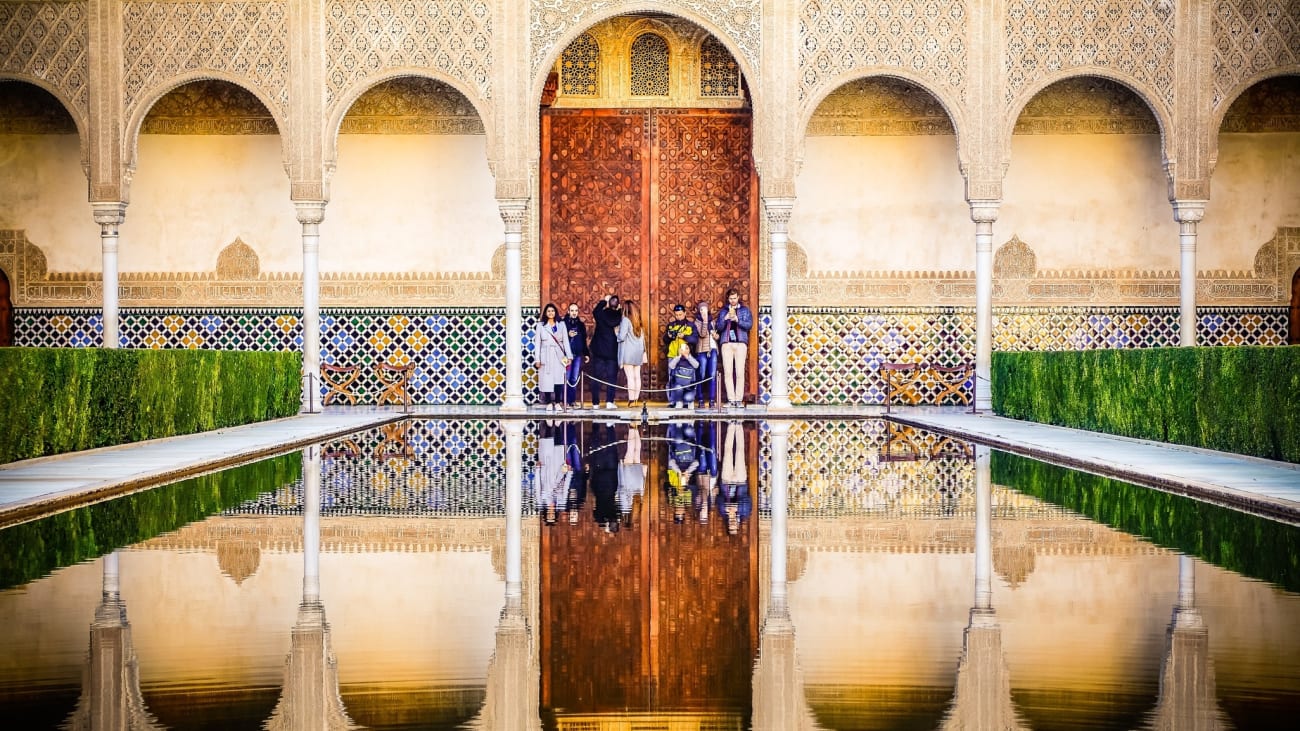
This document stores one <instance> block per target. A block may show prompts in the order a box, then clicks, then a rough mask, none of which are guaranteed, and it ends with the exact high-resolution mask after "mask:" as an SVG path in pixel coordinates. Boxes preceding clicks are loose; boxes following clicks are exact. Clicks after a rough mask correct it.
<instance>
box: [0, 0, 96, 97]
mask: <svg viewBox="0 0 1300 731" xmlns="http://www.w3.org/2000/svg"><path fill="white" fill-rule="evenodd" d="M89 34H90V30H89V19H88V16H87V12H86V4H85V3H84V2H45V3H0V75H13V76H16V77H18V78H29V79H38V80H40V81H42V82H44V83H46V84H49V85H50V86H51V87H52V88H54V89H55V90H57V91H58V93H59V96H60V97H62V99H63V100H64V101H65V103H67V104H69V105H70V106H71V109H70V110H69V111H70V112H71V113H72V114H73V115H74V116H75V117H76V118H77V119H80V120H84V119H85V118H86V115H87V113H88V109H89V106H90V100H89V99H90V74H89V71H88V64H89V60H88V59H89V57H88V47H89V40H88V39H89Z"/></svg>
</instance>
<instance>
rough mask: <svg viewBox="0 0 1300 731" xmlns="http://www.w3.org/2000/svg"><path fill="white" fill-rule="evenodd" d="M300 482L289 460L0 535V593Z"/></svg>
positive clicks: (296, 465)
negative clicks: (0, 590)
mask: <svg viewBox="0 0 1300 731" xmlns="http://www.w3.org/2000/svg"><path fill="white" fill-rule="evenodd" d="M301 477H302V456H301V455H299V454H297V453H293V454H285V455H282V456H279V457H274V458H272V459H268V460H263V461H261V462H254V463H252V464H247V465H244V466H242V467H235V468H232V469H228V470H223V471H221V472H214V473H212V474H208V475H201V476H199V477H193V478H190V479H188V480H182V481H180V482H175V483H172V484H170V485H164V486H162V487H157V488H153V489H151V490H146V491H144V492H137V493H133V494H130V495H123V496H122V497H119V498H115V499H113V500H110V501H108V502H103V503H98V504H96V505H90V506H87V507H84V508H76V509H74V510H69V511H66V512H63V513H58V514H56V515H52V516H50V517H48V518H41V519H40V520H34V521H32V522H30V523H23V524H21V525H16V526H14V527H12V528H9V529H6V530H3V531H0V589H5V588H8V587H11V586H18V585H20V584H26V583H27V582H29V581H32V580H33V579H39V578H40V577H42V576H45V575H47V574H49V573H50V572H52V571H54V570H55V569H58V568H62V567H64V566H70V565H72V564H74V563H80V562H82V561H89V560H91V559H94V558H97V557H99V556H102V555H104V554H106V553H109V552H111V551H115V550H117V549H119V548H121V547H123V546H129V545H131V544H133V543H139V542H140V541H145V540H148V539H150V538H153V537H154V536H156V535H159V534H160V533H166V532H167V531H172V530H176V529H177V528H180V527H181V526H184V525H186V524H188V523H193V522H194V521H196V520H201V519H203V518H206V517H207V516H209V515H213V514H216V513H219V512H221V511H223V510H225V509H227V508H231V507H234V506H236V505H239V504H241V503H244V502H247V501H249V500H252V499H253V498H256V497H257V496H258V495H261V494H262V493H264V492H268V491H271V490H275V489H277V488H279V487H281V486H284V485H287V484H290V483H292V482H294V481H295V480H298V479H299V478H301Z"/></svg>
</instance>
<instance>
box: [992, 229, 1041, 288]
mask: <svg viewBox="0 0 1300 731" xmlns="http://www.w3.org/2000/svg"><path fill="white" fill-rule="evenodd" d="M1037 271H1038V256H1037V255H1035V254H1034V250H1033V249H1031V248H1029V244H1026V243H1025V242H1023V241H1021V240H1020V238H1019V237H1017V236H1012V237H1011V240H1010V241H1008V242H1007V243H1005V244H1003V245H1001V246H999V247H998V251H997V253H996V254H995V255H994V256H993V278H994V279H1008V278H1011V277H1019V278H1022V279H1028V278H1030V277H1033V276H1034V273H1035V272H1037Z"/></svg>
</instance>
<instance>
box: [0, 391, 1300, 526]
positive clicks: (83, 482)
mask: <svg viewBox="0 0 1300 731" xmlns="http://www.w3.org/2000/svg"><path fill="white" fill-rule="evenodd" d="M411 415H413V416H419V417H432V418H480V419H492V418H503V417H504V418H531V419H540V418H581V419H603V420H614V419H617V420H639V419H640V418H641V416H642V414H641V410H640V409H633V408H627V407H623V408H619V409H616V410H611V411H606V410H604V409H598V410H594V411H593V410H591V409H585V410H581V411H577V412H567V413H564V414H552V413H549V412H545V411H541V410H538V409H536V408H534V409H532V410H530V411H529V412H527V413H525V414H511V415H504V414H502V413H501V412H500V411H499V410H498V409H497V407H495V406H419V407H414V408H413V409H412V410H411ZM688 415H689V416H690V417H692V418H722V419H755V418H760V419H761V418H776V417H777V415H775V414H767V413H766V410H765V409H763V408H761V407H750V408H747V409H743V410H739V411H713V412H709V411H690V412H687V411H681V410H675V409H668V408H664V407H658V408H651V409H649V410H648V412H647V414H646V416H648V417H649V418H650V419H651V420H656V421H658V420H664V419H669V418H681V417H686V416H688ZM882 415H883V409H881V408H879V407H799V408H797V409H795V410H794V412H793V413H791V414H782V415H780V418H794V419H812V418H823V419H824V418H832V419H837V418H838V419H843V418H876V417H879V416H882ZM403 417H404V414H403V413H402V412H401V411H400V410H399V409H397V408H396V407H349V408H329V409H327V410H326V411H325V413H323V414H316V415H311V416H294V417H290V418H287V419H278V420H276V421H270V422H263V423H260V424H251V425H248V426H242V427H236V428H231V429H221V430H218V431H214V432H208V433H206V434H193V435H189V436H182V437H172V438H169V439H158V440H154V441H150V442H144V443H140V444H128V445H122V446H118V447H108V448H105V449H96V450H90V451H86V452H76V453H73V454H66V455H56V456H52V457H43V458H40V459H34V460H27V461H24V462H15V463H12V464H8V465H3V466H0V527H4V526H6V525H11V524H14V523H20V522H23V521H25V520H30V519H32V518H34V517H37V516H39V515H42V514H45V513H47V512H52V511H57V510H61V509H67V508H71V507H75V506H78V505H85V504H88V503H92V502H97V501H100V500H104V499H107V498H110V497H113V496H115V495H119V494H123V493H127V492H131V491H134V490H138V489H140V488H142V487H145V486H148V485H152V484H155V483H158V482H164V481H172V480H178V479H181V478H184V477H189V476H193V475H196V474H200V473H203V472H210V471H213V470H217V469H222V468H224V467H228V466H231V465H234V464H236V463H239V462H243V461H245V460H250V459H257V458H262V457H269V456H272V455H275V454H280V453H283V452H287V451H290V450H293V449H299V448H301V447H303V446H306V445H308V444H314V443H318V442H322V441H327V440H330V439H334V438H337V437H340V436H343V435H346V434H351V433H353V432H356V431H360V430H363V429H368V428H371V427H375V426H378V425H380V424H384V423H387V422H391V421H396V420H399V419H401V418H403ZM890 418H891V419H893V420H894V421H897V422H899V423H903V424H910V425H912V426H917V427H922V428H926V429H931V430H935V431H940V432H943V433H945V434H949V435H952V436H957V437H962V438H967V439H974V440H977V441H980V442H983V443H986V444H989V445H990V446H993V447H997V448H1000V449H1005V450H1007V451H1010V452H1015V453H1017V454H1023V455H1026V456H1030V457H1034V458H1037V459H1042V460H1044V461H1047V462H1053V463H1056V464H1061V465H1065V466H1068V467H1074V468H1077V469H1083V470H1087V471H1089V472H1095V473H1098V474H1102V475H1106V476H1109V477H1117V478H1120V479H1125V480H1129V481H1132V482H1137V483H1139V484H1145V485H1150V486H1153V487H1157V488H1159V489H1162V490H1167V491H1170V492H1174V493H1177V494H1181V495H1187V496H1190V497H1194V498H1197V499H1201V500H1206V501H1209V502H1214V503H1217V504H1221V505H1226V506H1229V507H1234V508H1238V509H1242V510H1246V511H1248V512H1251V513H1254V514H1257V515H1266V516H1268V517H1272V518H1274V519H1277V520H1281V521H1284V522H1287V523H1291V524H1293V525H1300V465H1292V464H1286V463H1281V462H1270V461H1267V460H1261V459H1254V458H1250V457H1240V456H1236V455H1230V454H1224V453H1221V452H1212V451H1208V450H1201V449H1194V448H1190V447H1178V446H1170V445H1164V444H1158V443H1154V442H1146V441H1141V440H1136V439H1126V438H1123V437H1113V436H1107V435H1104V434H1094V433H1092V432H1085V431H1079V430H1076V429H1064V428H1061V427H1053V426H1046V425H1043V424H1034V423H1030V422H1022V421H1015V420H1012V419H1004V418H1001V417H997V416H992V415H973V414H968V413H966V412H965V411H963V410H961V409H957V408H908V409H901V410H900V409H894V411H893V414H892V415H891V416H890Z"/></svg>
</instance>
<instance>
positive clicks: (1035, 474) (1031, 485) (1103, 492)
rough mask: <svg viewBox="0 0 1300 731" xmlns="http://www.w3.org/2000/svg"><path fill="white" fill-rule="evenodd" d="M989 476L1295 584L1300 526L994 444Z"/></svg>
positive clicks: (1216, 560)
mask: <svg viewBox="0 0 1300 731" xmlns="http://www.w3.org/2000/svg"><path fill="white" fill-rule="evenodd" d="M992 472H993V481H994V482H995V483H997V484H999V485H1006V486H1007V487H1011V488H1014V489H1016V490H1019V491H1020V492H1023V493H1025V494H1028V495H1033V496H1034V497H1037V498H1041V499H1043V500H1046V501H1047V502H1050V503H1053V504H1056V505H1060V506H1061V507H1064V508H1068V509H1070V510H1073V511H1075V512H1077V513H1081V514H1083V515H1085V516H1087V517H1089V518H1091V519H1093V520H1095V521H1098V522H1100V523H1105V524H1106V525H1109V526H1111V527H1112V528H1116V529H1118V530H1122V531H1124V532H1125V533H1132V534H1134V535H1140V536H1143V537H1145V538H1148V539H1150V540H1152V541H1154V542H1155V543H1158V544H1160V545H1162V546H1165V547H1167V548H1173V549H1175V550H1178V551H1181V552H1182V553H1185V554H1188V555H1190V556H1197V557H1199V558H1201V559H1204V560H1205V561H1208V562H1209V563H1212V564H1214V565H1216V566H1221V567H1223V568H1225V569H1228V570H1230V571H1236V572H1237V573H1240V574H1245V575H1246V576H1251V577H1254V578H1257V579H1263V580H1265V581H1270V582H1272V583H1274V584H1277V585H1278V586H1281V587H1282V588H1283V589H1286V590H1287V591H1300V528H1293V527H1291V526H1288V525H1284V524H1282V523H1277V522H1275V521H1272V520H1268V519H1265V518H1255V517H1252V516H1249V515H1246V514H1244V513H1239V512H1237V511H1235V510H1229V509H1228V508H1221V507H1218V506H1217V505H1210V504H1208V503H1203V502H1199V501H1197V500H1192V499H1190V498H1185V497H1180V496H1178V495H1172V494H1170V493H1167V492H1160V491H1159V490H1153V489H1150V488H1146V487H1139V486H1137V485H1132V484H1129V483H1127V482H1121V481H1119V480H1112V479H1109V478H1106V477H1098V476H1096V475H1091V474H1088V473H1086V472H1078V471H1075V470H1070V469H1066V468H1064V467H1057V466H1056V465H1050V464H1044V463H1043V462H1038V461H1036V460H1032V459H1027V458H1025V457H1020V456H1017V455H1014V454H1007V453H1005V452H999V451H996V450H995V451H994V452H993V458H992Z"/></svg>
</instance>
